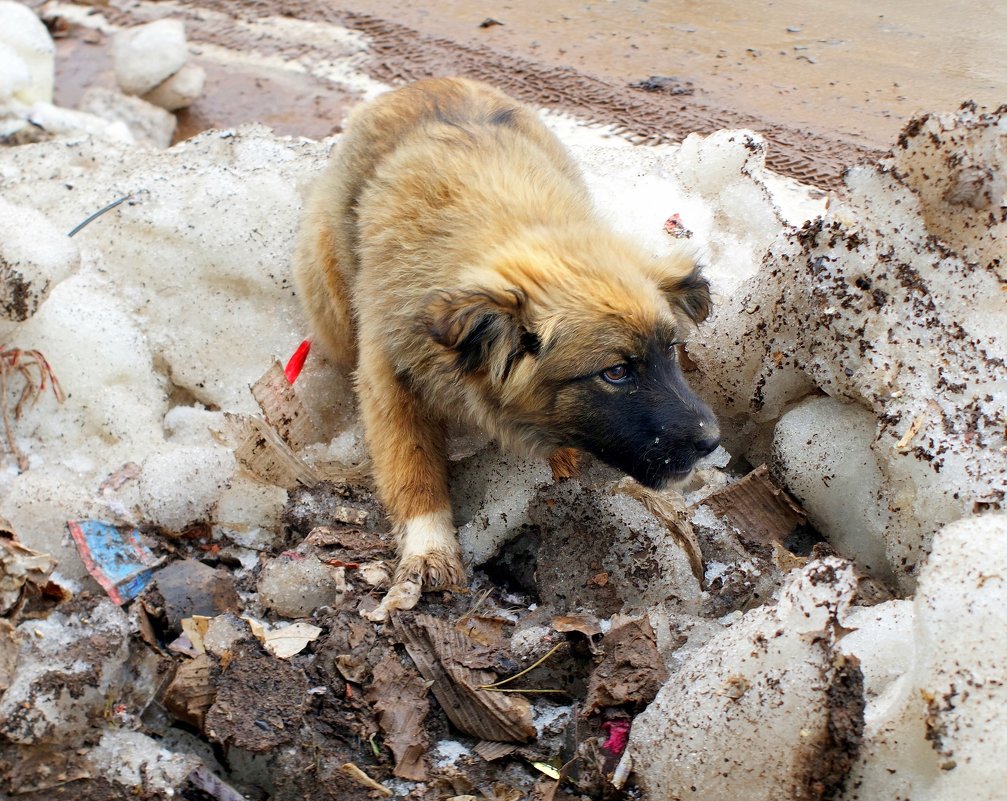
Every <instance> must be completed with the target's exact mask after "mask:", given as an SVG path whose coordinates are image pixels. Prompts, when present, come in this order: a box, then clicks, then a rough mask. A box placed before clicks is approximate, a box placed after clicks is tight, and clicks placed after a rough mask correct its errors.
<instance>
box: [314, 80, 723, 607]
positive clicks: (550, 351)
mask: <svg viewBox="0 0 1007 801" xmlns="http://www.w3.org/2000/svg"><path fill="white" fill-rule="evenodd" d="M295 278H296V282H297V286H298V290H299V292H300V295H301V298H302V301H303V303H304V306H305V308H306V310H307V312H308V315H309V316H310V318H311V324H312V327H313V329H314V332H315V335H316V338H317V340H318V341H319V342H320V343H321V344H322V345H323V346H324V347H325V348H326V350H327V351H328V355H329V356H330V357H331V358H332V359H334V360H335V361H337V362H339V363H341V364H343V365H346V366H348V367H350V368H355V369H356V381H357V393H358V398H359V401H360V409H361V413H362V416H363V424H364V429H365V432H366V439H367V444H368V448H369V450H370V453H371V457H372V459H373V462H374V473H375V476H374V477H375V481H376V484H377V489H378V493H379V496H380V497H381V499H382V501H383V502H384V504H385V505H386V507H387V509H388V512H389V515H390V517H391V519H392V522H393V523H394V524H395V526H396V530H397V532H398V537H399V552H400V564H399V569H398V572H397V574H396V580H397V581H404V580H407V579H410V578H411V579H413V580H415V581H418V582H419V583H421V584H422V585H423V586H424V587H427V588H431V587H437V586H446V585H452V584H463V583H464V578H465V573H464V569H463V567H462V564H461V559H460V553H459V549H458V544H457V540H456V537H455V531H454V527H453V523H452V517H451V509H450V504H449V499H448V487H447V471H446V456H445V431H444V429H445V421H447V420H455V419H463V420H467V421H469V422H472V423H475V424H476V425H478V426H480V427H481V428H482V429H483V430H484V431H485V432H486V433H488V434H489V435H490V436H491V437H493V438H495V439H497V440H498V441H499V442H500V444H501V445H502V446H503V447H504V448H509V449H514V450H517V451H519V452H523V453H526V454H539V455H542V456H553V458H552V464H553V468H554V472H555V473H556V474H557V475H569V474H570V472H571V471H572V469H573V465H572V460H571V451H570V450H569V449H579V450H584V451H588V452H590V453H592V454H594V455H595V456H597V457H598V458H600V459H602V460H603V461H606V462H608V463H610V464H612V465H613V466H615V467H617V468H620V469H622V470H624V471H625V472H627V473H629V474H630V475H631V476H633V477H634V478H636V479H637V480H639V481H640V482H642V483H644V484H646V485H648V486H651V487H658V486H661V485H663V484H665V483H667V482H668V481H670V480H674V479H676V478H681V477H683V476H684V475H685V474H687V473H688V472H689V471H690V470H691V468H692V466H693V464H694V463H695V461H696V460H697V459H698V458H700V457H701V456H703V455H705V454H706V453H708V452H709V451H712V450H713V449H714V448H715V447H716V445H717V442H718V431H717V424H716V421H715V419H714V417H713V415H712V414H711V412H710V411H709V409H708V408H707V407H706V406H705V405H704V404H703V403H702V402H701V401H700V400H699V399H698V398H697V397H696V396H695V395H694V394H693V393H692V392H691V391H690V390H689V388H688V386H687V384H686V382H685V379H684V378H683V376H682V373H681V371H680V369H679V367H678V365H677V364H676V352H675V344H676V343H678V342H679V341H680V340H681V339H682V338H683V337H684V336H685V334H686V332H687V331H688V330H689V328H690V327H691V326H692V325H693V324H695V323H699V322H701V321H702V320H703V319H704V318H705V317H706V315H707V313H708V311H709V304H710V296H709V291H708V286H707V283H706V281H705V280H704V279H703V278H702V277H701V275H700V272H699V269H698V267H697V266H696V265H695V263H694V261H693V260H692V258H690V257H688V256H686V255H680V256H676V257H672V258H665V259H655V258H652V257H651V256H649V255H648V254H647V253H645V252H644V251H643V250H641V249H640V248H639V247H637V246H635V245H634V244H633V243H631V242H629V241H627V240H626V239H624V238H622V237H620V236H617V235H616V234H614V233H613V232H612V231H610V230H609V229H608V228H607V227H606V226H605V225H604V224H603V223H602V222H600V221H599V219H598V217H597V216H596V214H595V212H594V211H593V209H592V205H591V201H590V198H589V196H588V192H587V190H586V188H585V186H584V183H583V180H582V179H581V176H580V174H579V172H578V170H577V167H576V166H575V165H574V163H573V161H572V160H571V159H570V157H569V156H568V155H567V153H566V151H565V150H564V149H563V147H562V145H561V144H560V143H559V141H558V140H557V139H556V138H555V137H554V136H553V135H552V134H551V133H550V132H549V131H548V130H547V129H546V128H545V126H544V125H542V123H541V122H539V120H538V119H537V117H536V115H535V113H534V111H532V110H531V109H529V108H527V107H525V106H523V105H521V104H520V103H518V102H516V101H515V100H513V99H511V98H509V97H507V96H506V95H504V94H502V93H500V92H498V91H496V90H495V89H493V88H491V87H489V86H486V85H485V84H481V83H476V82H473V81H468V80H461V79H436V80H429V81H422V82H420V83H417V84H413V85H411V86H408V87H405V88H403V89H399V90H397V91H394V92H390V93H388V94H385V95H383V96H381V97H380V98H378V99H377V100H375V101H374V102H372V103H370V104H368V105H365V106H363V107H361V108H360V109H358V110H356V111H355V112H354V113H353V115H352V116H351V118H350V120H349V122H348V124H347V129H346V133H345V134H344V135H343V137H342V138H341V140H340V142H339V144H338V146H337V147H336V150H335V152H334V154H333V156H332V159H331V162H330V164H329V167H328V169H327V171H326V173H325V174H324V175H323V176H322V178H321V179H320V180H319V182H318V183H317V185H316V186H315V188H314V190H313V192H312V194H311V196H310V199H309V202H308V206H307V213H306V216H305V219H304V222H303V225H302V229H301V232H300V240H299V243H298V248H297V253H296V256H295ZM606 371H607V372H606ZM623 371H625V377H623ZM613 379H615V381H616V383H612V380H613Z"/></svg>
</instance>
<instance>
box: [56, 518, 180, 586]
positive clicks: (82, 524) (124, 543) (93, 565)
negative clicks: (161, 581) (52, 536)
mask: <svg viewBox="0 0 1007 801" xmlns="http://www.w3.org/2000/svg"><path fill="white" fill-rule="evenodd" d="M66 527H67V529H68V530H69V532H70V536H71V537H72V538H73V541H74V543H75V544H76V545H77V552H78V553H79V554H80V558H81V560H82V561H83V562H84V567H86V568H87V572H88V573H90V574H91V575H92V576H93V577H94V579H95V581H97V582H98V583H99V584H100V585H101V586H102V589H104V590H105V592H106V593H107V594H108V597H109V598H111V599H112V602H113V603H115V604H118V605H119V606H122V604H124V603H126V602H127V601H131V600H132V599H133V598H135V597H136V596H137V595H139V594H140V593H141V592H142V591H143V589H144V587H146V586H147V584H148V583H149V582H150V579H151V575H152V574H153V571H154V568H155V567H157V566H158V565H159V564H161V562H163V561H164V559H163V558H158V557H156V556H154V554H153V552H152V551H151V550H150V548H148V547H147V546H146V545H144V544H143V542H142V541H141V540H140V532H139V531H137V530H136V529H135V528H134V529H129V528H119V527H118V526H115V525H113V524H111V523H104V522H102V521H100V520H69V521H67V524H66Z"/></svg>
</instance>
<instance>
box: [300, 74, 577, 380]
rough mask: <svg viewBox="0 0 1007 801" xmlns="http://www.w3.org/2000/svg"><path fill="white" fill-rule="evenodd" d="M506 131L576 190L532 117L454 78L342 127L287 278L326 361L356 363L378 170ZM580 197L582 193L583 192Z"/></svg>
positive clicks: (410, 91)
mask: <svg viewBox="0 0 1007 801" xmlns="http://www.w3.org/2000/svg"><path fill="white" fill-rule="evenodd" d="M492 129H500V130H501V131H503V130H506V133H507V134H508V135H509V136H510V137H512V138H517V139H520V140H521V143H522V146H523V147H524V148H527V149H529V150H531V151H538V152H539V153H540V155H541V156H542V157H543V158H544V159H545V160H546V161H547V162H549V164H550V165H551V166H552V167H553V168H554V169H555V170H556V171H558V172H559V173H561V174H562V175H563V177H564V178H565V179H567V180H568V181H569V182H570V184H571V186H572V187H574V188H575V190H576V191H578V192H582V191H583V184H582V180H581V177H580V173H579V171H578V170H577V168H576V166H575V165H574V164H573V163H572V161H571V160H570V157H569V156H568V155H567V153H566V151H565V150H564V148H563V147H562V145H560V143H559V142H558V140H557V139H556V138H555V137H554V136H553V135H552V133H550V132H549V131H548V130H547V129H546V128H545V126H543V125H542V123H541V122H540V121H539V120H538V119H537V117H536V115H535V113H534V111H532V110H531V109H529V108H528V107H526V106H524V105H522V104H520V103H516V102H515V101H514V100H513V99H512V98H510V97H508V96H506V95H505V94H503V93H501V92H498V91H496V90H495V89H493V88H491V87H489V86H486V85H485V84H481V83H476V82H474V81H469V80H465V79H461V78H437V79H432V80H427V81H420V82H419V83H416V84H412V85H410V86H407V87H405V88H403V89H399V90H397V91H394V92H389V93H387V94H384V95H382V96H380V97H379V98H378V99H377V100H375V101H373V102H372V103H368V104H366V105H364V106H362V107H360V108H359V109H358V110H356V111H355V112H354V113H353V114H351V115H350V118H349V120H348V122H347V126H346V133H345V134H344V135H343V136H342V138H341V139H340V141H339V143H338V144H337V146H336V149H335V151H334V152H333V155H332V158H331V159H330V162H329V165H328V167H327V169H326V171H325V173H324V175H323V176H322V177H321V178H320V179H319V181H318V182H317V183H316V185H315V186H314V187H313V189H312V191H311V194H310V197H309V199H308V202H307V209H306V214H305V218H304V222H303V224H302V227H301V231H300V235H299V239H298V245H297V251H296V253H295V257H294V278H295V281H296V283H297V287H298V290H299V292H300V293H301V295H302V301H303V303H304V306H305V308H306V309H307V311H308V314H309V316H310V318H311V324H312V330H313V331H314V332H315V333H316V335H317V336H318V337H319V338H320V340H321V344H322V345H323V346H324V347H325V349H326V350H327V351H328V355H329V356H330V357H332V358H333V359H335V360H336V361H337V362H338V363H340V364H343V365H345V366H347V367H352V366H354V364H355V362H356V347H357V346H356V337H355V332H354V320H353V310H352V308H353V303H352V287H353V281H354V277H355V276H356V273H357V271H358V269H359V266H360V264H359V248H358V245H359V241H358V238H359V230H358V226H359V216H358V207H359V203H360V200H361V196H362V194H363V193H364V192H365V191H366V189H367V188H368V186H369V185H370V184H371V182H372V181H373V180H374V178H375V176H376V174H377V173H378V171H379V168H380V166H381V165H382V163H384V162H385V161H386V160H387V159H389V158H390V157H392V156H393V154H395V152H396V151H398V150H400V149H402V148H405V147H408V146H409V144H410V143H411V142H416V141H417V140H420V139H424V138H425V139H428V140H429V139H430V138H435V139H440V140H441V141H443V142H445V144H447V145H448V148H447V150H450V149H451V147H450V145H451V143H450V142H447V141H446V140H448V139H450V138H451V137H455V138H457V140H458V141H459V143H464V140H465V139H466V138H467V137H471V136H473V135H478V134H480V133H482V134H486V133H487V132H488V131H491V130H492ZM584 194H585V197H586V192H585V193H584Z"/></svg>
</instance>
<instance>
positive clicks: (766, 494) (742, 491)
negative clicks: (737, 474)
mask: <svg viewBox="0 0 1007 801" xmlns="http://www.w3.org/2000/svg"><path fill="white" fill-rule="evenodd" d="M702 503H703V505H704V506H707V507H709V508H710V510H711V511H712V512H713V513H714V514H715V515H717V517H720V518H722V519H723V520H724V521H726V522H727V523H728V524H729V525H730V526H732V527H733V528H734V529H735V530H736V531H737V532H738V533H739V535H740V536H741V537H742V539H744V540H746V541H748V542H755V543H758V544H761V545H772V544H773V543H774V542H783V540H785V539H786V538H787V537H788V536H789V534H790V533H791V532H792V531H793V530H794V529H795V528H797V526H800V525H803V524H804V523H806V522H807V520H808V516H807V515H806V514H805V512H804V510H803V509H802V508H801V506H800V504H798V503H797V501H795V500H794V499H793V498H792V497H791V496H790V494H789V493H788V492H787V491H786V490H784V489H782V488H780V487H778V486H777V485H776V484H775V483H774V482H773V479H771V478H770V477H769V468H768V467H766V465H764V464H763V465H760V466H759V467H757V468H755V470H753V471H752V472H751V473H749V474H748V475H747V476H745V477H744V478H743V479H741V480H740V481H736V482H735V483H733V484H730V485H728V486H726V487H724V489H722V490H718V491H717V492H715V493H713V494H712V495H710V496H708V497H707V498H705V499H704V500H703V502H702Z"/></svg>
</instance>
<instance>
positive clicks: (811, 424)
mask: <svg viewBox="0 0 1007 801" xmlns="http://www.w3.org/2000/svg"><path fill="white" fill-rule="evenodd" d="M876 430H877V421H876V420H875V418H874V415H873V414H871V413H870V412H869V411H868V410H867V409H865V408H863V407H862V406H858V405H856V404H849V403H839V402H838V401H835V400H833V399H832V398H829V397H827V396H826V397H817V398H809V399H808V400H806V401H802V402H801V403H800V404H798V405H797V406H795V407H794V408H793V409H791V410H790V411H788V412H787V413H786V414H785V415H783V417H781V418H780V421H779V422H778V423H777V424H776V433H775V437H774V439H773V456H774V459H773V470H774V473H775V474H776V475H777V476H779V477H780V478H781V479H782V481H783V483H784V484H786V486H788V487H789V488H790V491H791V492H793V493H794V495H796V496H797V498H798V499H799V500H800V501H801V503H802V505H803V506H804V508H805V509H807V510H808V514H809V516H810V518H811V522H812V523H813V524H814V525H815V527H816V528H817V529H818V530H819V531H821V532H822V533H823V534H824V535H825V536H826V538H827V539H828V540H829V541H830V542H831V543H832V544H833V545H834V546H835V547H836V548H838V549H839V551H840V552H841V553H843V554H846V555H848V556H849V557H850V558H851V559H853V560H854V561H856V563H857V564H858V565H859V566H860V567H861V568H863V569H864V570H865V571H867V572H868V573H871V574H872V575H876V576H879V577H882V578H891V576H892V570H891V566H890V563H889V560H888V558H887V556H886V554H885V539H886V534H887V531H888V523H889V512H888V501H887V499H886V496H885V495H884V494H883V491H882V489H881V485H882V482H883V481H884V476H882V474H881V470H880V469H879V468H878V462H877V457H876V456H875V454H874V451H873V449H872V446H873V444H874V436H875V432H876Z"/></svg>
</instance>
